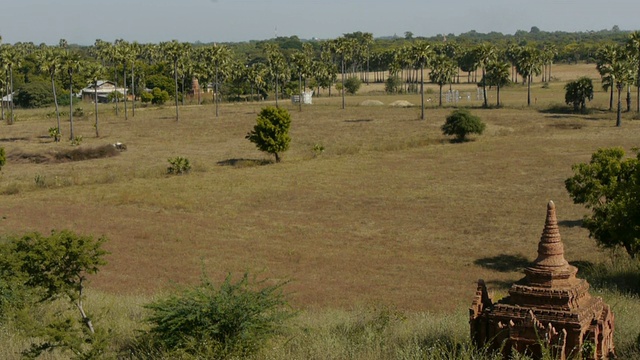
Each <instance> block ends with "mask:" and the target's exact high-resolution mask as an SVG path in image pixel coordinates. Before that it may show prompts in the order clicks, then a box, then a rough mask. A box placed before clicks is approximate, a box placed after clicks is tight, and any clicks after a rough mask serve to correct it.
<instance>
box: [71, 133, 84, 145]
mask: <svg viewBox="0 0 640 360" xmlns="http://www.w3.org/2000/svg"><path fill="white" fill-rule="evenodd" d="M80 144H82V135H76V136H74V137H73V140H71V145H73V146H78V145H80Z"/></svg>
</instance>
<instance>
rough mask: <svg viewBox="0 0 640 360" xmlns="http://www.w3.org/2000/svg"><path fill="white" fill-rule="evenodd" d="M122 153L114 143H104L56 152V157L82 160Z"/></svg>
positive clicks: (61, 159)
mask: <svg viewBox="0 0 640 360" xmlns="http://www.w3.org/2000/svg"><path fill="white" fill-rule="evenodd" d="M118 154H120V152H119V151H118V150H116V148H114V147H113V146H112V145H110V144H107V145H102V146H98V147H90V148H89V147H87V148H85V147H80V148H77V149H72V150H69V151H61V152H57V153H55V159H56V160H58V161H82V160H92V159H102V158H106V157H111V156H116V155H118Z"/></svg>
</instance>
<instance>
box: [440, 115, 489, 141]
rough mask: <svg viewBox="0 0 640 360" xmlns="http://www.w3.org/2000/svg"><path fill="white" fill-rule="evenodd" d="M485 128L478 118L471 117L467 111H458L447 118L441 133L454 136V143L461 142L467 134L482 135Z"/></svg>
mask: <svg viewBox="0 0 640 360" xmlns="http://www.w3.org/2000/svg"><path fill="white" fill-rule="evenodd" d="M485 127H486V125H485V123H483V122H482V120H480V118H479V117H478V116H475V115H472V114H471V113H470V112H469V110H467V109H459V110H454V111H453V112H452V113H451V115H449V116H447V121H446V122H445V123H444V125H442V133H443V134H445V135H454V136H455V137H456V141H459V142H462V141H465V140H466V139H467V135H469V134H478V135H480V134H482V133H483V132H484V129H485Z"/></svg>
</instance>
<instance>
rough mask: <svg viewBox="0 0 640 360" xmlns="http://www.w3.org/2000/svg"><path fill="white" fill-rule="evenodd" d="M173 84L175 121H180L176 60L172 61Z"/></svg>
mask: <svg viewBox="0 0 640 360" xmlns="http://www.w3.org/2000/svg"><path fill="white" fill-rule="evenodd" d="M173 82H174V85H175V86H176V94H175V95H176V121H180V112H179V110H178V60H174V61H173Z"/></svg>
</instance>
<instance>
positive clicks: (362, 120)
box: [344, 119, 373, 123]
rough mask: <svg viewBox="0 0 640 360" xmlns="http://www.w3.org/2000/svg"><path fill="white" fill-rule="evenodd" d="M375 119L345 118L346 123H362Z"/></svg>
mask: <svg viewBox="0 0 640 360" xmlns="http://www.w3.org/2000/svg"><path fill="white" fill-rule="evenodd" d="M372 121H373V119H352V120H345V121H344V122H346V123H362V122H372Z"/></svg>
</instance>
